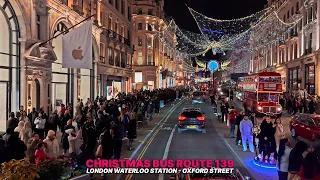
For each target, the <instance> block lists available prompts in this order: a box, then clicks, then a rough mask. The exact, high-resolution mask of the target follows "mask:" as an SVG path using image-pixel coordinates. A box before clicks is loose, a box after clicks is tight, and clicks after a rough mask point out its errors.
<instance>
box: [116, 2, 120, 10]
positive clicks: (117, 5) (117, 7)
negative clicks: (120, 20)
mask: <svg viewBox="0 0 320 180" xmlns="http://www.w3.org/2000/svg"><path fill="white" fill-rule="evenodd" d="M115 4H116V9H117V10H119V0H116V2H115Z"/></svg>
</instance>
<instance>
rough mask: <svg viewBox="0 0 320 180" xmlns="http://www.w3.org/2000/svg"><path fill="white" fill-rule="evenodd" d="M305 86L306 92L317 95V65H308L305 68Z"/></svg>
mask: <svg viewBox="0 0 320 180" xmlns="http://www.w3.org/2000/svg"><path fill="white" fill-rule="evenodd" d="M305 78H306V79H305V82H306V83H305V84H306V90H307V92H308V93H309V94H311V95H314V94H315V65H314V64H313V63H312V64H308V65H306V66H305Z"/></svg>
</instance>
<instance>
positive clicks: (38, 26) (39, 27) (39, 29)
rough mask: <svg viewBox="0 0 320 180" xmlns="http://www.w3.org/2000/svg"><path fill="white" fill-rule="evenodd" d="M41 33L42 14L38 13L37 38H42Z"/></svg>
mask: <svg viewBox="0 0 320 180" xmlns="http://www.w3.org/2000/svg"><path fill="white" fill-rule="evenodd" d="M40 33H41V25H40V16H39V15H37V38H38V39H39V40H41V39H40V38H41V35H40Z"/></svg>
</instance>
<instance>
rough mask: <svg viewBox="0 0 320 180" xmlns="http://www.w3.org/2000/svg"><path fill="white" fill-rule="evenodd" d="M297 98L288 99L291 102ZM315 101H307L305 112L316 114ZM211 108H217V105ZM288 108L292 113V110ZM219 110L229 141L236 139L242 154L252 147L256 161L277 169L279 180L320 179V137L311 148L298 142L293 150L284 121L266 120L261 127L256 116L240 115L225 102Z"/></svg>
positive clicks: (267, 118)
mask: <svg viewBox="0 0 320 180" xmlns="http://www.w3.org/2000/svg"><path fill="white" fill-rule="evenodd" d="M295 98H296V97H294V96H289V100H288V101H290V100H292V99H295ZM215 100H217V99H215ZM313 100H314V99H309V100H306V99H304V101H308V105H307V106H306V107H307V108H303V111H304V112H309V113H310V112H313V111H312V107H313V105H312V101H313ZM212 104H213V105H215V104H216V102H213V103H212ZM287 104H288V102H287ZM289 105H290V103H289ZM311 106H312V107H311ZM287 107H288V105H287ZM310 107H311V108H310ZM288 108H289V109H290V106H289V107H288ZM220 109H221V115H222V116H221V117H220V118H219V119H220V120H221V121H222V122H224V121H225V122H227V125H228V126H229V128H230V134H229V136H230V138H235V143H236V145H238V146H240V147H242V148H243V151H247V148H248V147H249V150H250V151H251V152H252V153H255V155H254V156H255V161H257V162H260V163H262V164H270V165H275V166H277V169H278V176H279V180H295V179H301V180H319V179H320V137H317V138H316V139H317V140H316V141H315V143H314V145H313V146H311V147H308V145H307V144H306V143H305V142H303V141H298V142H297V144H296V145H295V146H294V147H292V146H291V145H290V141H289V140H288V139H287V138H286V136H285V133H284V129H283V125H282V123H281V117H277V118H275V119H274V120H272V119H271V117H269V116H265V117H263V119H262V122H261V123H260V124H259V123H258V121H257V118H256V116H255V113H254V112H250V111H248V110H246V111H240V112H237V110H236V109H235V108H234V107H233V106H231V107H230V106H229V102H228V101H226V100H223V101H221V102H220ZM310 110H311V111H310ZM224 118H225V119H224ZM235 130H236V134H235Z"/></svg>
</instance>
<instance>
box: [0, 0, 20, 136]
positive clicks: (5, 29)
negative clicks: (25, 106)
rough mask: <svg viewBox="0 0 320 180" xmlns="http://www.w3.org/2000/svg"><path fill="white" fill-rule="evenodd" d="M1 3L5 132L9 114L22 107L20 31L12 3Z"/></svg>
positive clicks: (1, 126) (0, 114)
mask: <svg viewBox="0 0 320 180" xmlns="http://www.w3.org/2000/svg"><path fill="white" fill-rule="evenodd" d="M0 2H1V6H0V9H1V12H0V22H1V24H2V28H1V41H0V59H1V61H0V74H1V76H0V93H1V99H2V103H1V105H0V131H2V132H5V130H6V124H7V119H8V117H9V113H10V112H12V111H16V110H18V107H19V105H20V95H21V91H20V86H21V83H20V53H19V52H20V43H19V38H20V29H19V23H18V19H17V16H16V14H15V11H14V9H13V7H12V5H11V4H10V2H11V1H7V0H1V1H0Z"/></svg>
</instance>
